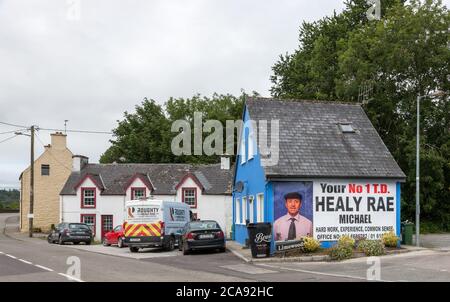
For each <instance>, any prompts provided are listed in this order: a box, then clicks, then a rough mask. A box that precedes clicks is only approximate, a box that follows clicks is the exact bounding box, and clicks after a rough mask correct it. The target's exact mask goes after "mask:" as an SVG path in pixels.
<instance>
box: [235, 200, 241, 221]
mask: <svg viewBox="0 0 450 302" xmlns="http://www.w3.org/2000/svg"><path fill="white" fill-rule="evenodd" d="M234 206H235V213H236V214H235V215H236V217H235V219H234V222H235V223H236V224H241V223H242V222H241V200H240V198H236V199H235V200H234Z"/></svg>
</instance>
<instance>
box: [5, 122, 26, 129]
mask: <svg viewBox="0 0 450 302" xmlns="http://www.w3.org/2000/svg"><path fill="white" fill-rule="evenodd" d="M0 124H3V125H7V126H11V127H17V128H27V126H23V125H15V124H10V123H6V122H0Z"/></svg>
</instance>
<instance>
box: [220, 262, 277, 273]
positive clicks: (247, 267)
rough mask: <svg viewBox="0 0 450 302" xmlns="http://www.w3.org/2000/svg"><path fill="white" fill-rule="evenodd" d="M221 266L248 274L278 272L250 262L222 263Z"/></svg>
mask: <svg viewBox="0 0 450 302" xmlns="http://www.w3.org/2000/svg"><path fill="white" fill-rule="evenodd" d="M221 267H222V268H226V269H229V270H233V271H237V272H241V273H246V274H250V275H257V274H270V273H278V271H272V270H268V269H265V268H261V267H257V266H254V265H251V264H235V265H224V266H221Z"/></svg>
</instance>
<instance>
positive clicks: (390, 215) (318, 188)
mask: <svg viewBox="0 0 450 302" xmlns="http://www.w3.org/2000/svg"><path fill="white" fill-rule="evenodd" d="M396 196H397V186H396V183H395V182H394V181H371V180H358V181H351V180H318V181H314V182H312V181H292V182H275V183H274V220H275V221H274V238H275V241H290V240H298V239H300V237H302V236H312V237H314V238H316V239H317V240H319V241H336V240H338V239H339V238H340V237H341V236H342V235H349V236H351V237H353V238H366V239H369V240H375V239H379V238H380V237H381V236H382V235H383V234H384V233H386V232H389V231H394V232H395V231H396V228H397V211H398V209H397V203H396Z"/></svg>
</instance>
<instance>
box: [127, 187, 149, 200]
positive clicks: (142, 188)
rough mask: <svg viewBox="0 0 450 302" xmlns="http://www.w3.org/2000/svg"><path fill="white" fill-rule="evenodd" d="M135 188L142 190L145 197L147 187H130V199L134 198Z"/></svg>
mask: <svg viewBox="0 0 450 302" xmlns="http://www.w3.org/2000/svg"><path fill="white" fill-rule="evenodd" d="M136 190H144V197H147V188H146V187H131V199H132V200H133V199H135V198H134V191H136Z"/></svg>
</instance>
